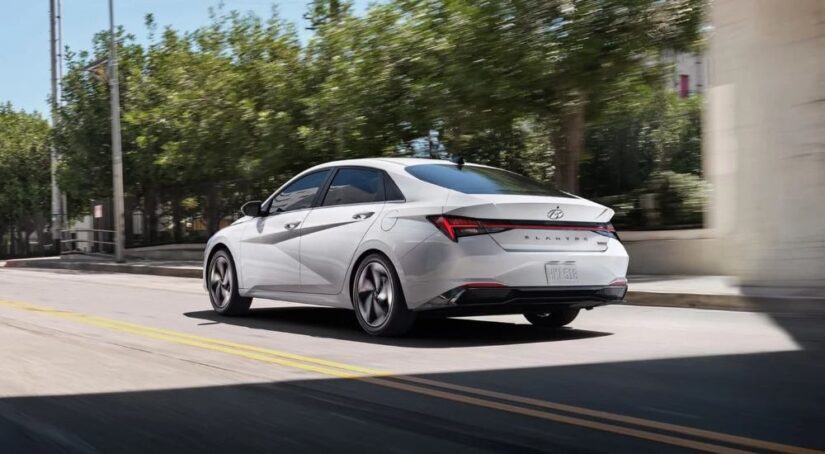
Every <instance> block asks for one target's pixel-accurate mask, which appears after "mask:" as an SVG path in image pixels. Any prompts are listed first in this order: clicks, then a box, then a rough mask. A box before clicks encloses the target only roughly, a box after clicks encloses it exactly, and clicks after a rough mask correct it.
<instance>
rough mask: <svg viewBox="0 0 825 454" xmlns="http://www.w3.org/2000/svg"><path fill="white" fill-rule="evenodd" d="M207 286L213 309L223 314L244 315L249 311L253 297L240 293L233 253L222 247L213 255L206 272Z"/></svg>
mask: <svg viewBox="0 0 825 454" xmlns="http://www.w3.org/2000/svg"><path fill="white" fill-rule="evenodd" d="M206 287H207V290H208V291H209V301H210V302H211V303H212V309H214V310H215V312H217V313H219V314H221V315H243V314H246V313H247V312H249V305H250V304H252V298H246V297H243V296H241V295H240V294H239V293H238V274H237V272H236V271H235V261H234V260H232V254H230V253H229V251H227V250H226V249H221V250H219V251H217V252H215V254H213V255H212V258H211V259H210V260H209V268H207V273H206Z"/></svg>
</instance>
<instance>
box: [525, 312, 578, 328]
mask: <svg viewBox="0 0 825 454" xmlns="http://www.w3.org/2000/svg"><path fill="white" fill-rule="evenodd" d="M580 311H581V309H573V308H564V309H558V310H554V311H551V312H550V313H549V314H548V315H546V316H545V315H542V314H538V313H526V314H524V318H526V319H527V321H528V322H530V323H532V324H533V325H535V326H541V327H545V328H561V327H564V326H567V325H569V324H570V323H572V322H573V320H575V319H576V317H578V315H579V312H580Z"/></svg>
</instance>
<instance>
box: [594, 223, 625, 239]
mask: <svg viewBox="0 0 825 454" xmlns="http://www.w3.org/2000/svg"><path fill="white" fill-rule="evenodd" d="M603 226H604V227H603V228H601V229H599V230H593V232H596V233H598V234H599V235H601V236H606V237H608V238H613V239H614V240H618V239H619V234H618V233H616V228H615V227H613V224H603Z"/></svg>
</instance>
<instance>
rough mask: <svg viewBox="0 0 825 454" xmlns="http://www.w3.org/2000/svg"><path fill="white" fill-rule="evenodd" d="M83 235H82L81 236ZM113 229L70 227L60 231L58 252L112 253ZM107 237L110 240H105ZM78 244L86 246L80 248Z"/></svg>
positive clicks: (113, 243)
mask: <svg viewBox="0 0 825 454" xmlns="http://www.w3.org/2000/svg"><path fill="white" fill-rule="evenodd" d="M81 235H82V236H85V238H84V237H81ZM114 235H115V231H114V230H104V229H70V230H61V231H60V254H61V255H63V254H69V253H77V252H80V253H89V252H95V253H104V254H113V253H114V247H115V242H114ZM104 238H108V239H110V240H111V241H106V240H105V239H104ZM78 244H87V245H89V246H88V247H85V248H80V247H78Z"/></svg>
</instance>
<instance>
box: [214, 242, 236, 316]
mask: <svg viewBox="0 0 825 454" xmlns="http://www.w3.org/2000/svg"><path fill="white" fill-rule="evenodd" d="M209 292H210V293H211V294H212V300H213V301H214V302H215V305H216V306H217V307H219V308H224V307H226V305H227V304H229V299H230V298H232V267H231V266H230V265H229V260H227V259H226V257H224V256H222V255H219V256H218V257H216V258H215V260H214V261H213V262H212V270H211V272H210V275H209Z"/></svg>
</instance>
